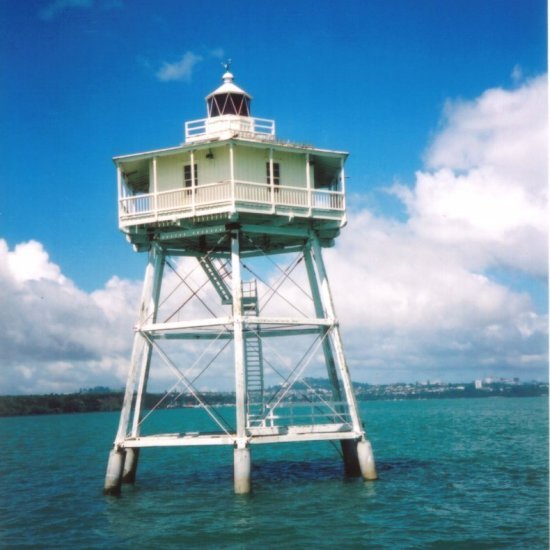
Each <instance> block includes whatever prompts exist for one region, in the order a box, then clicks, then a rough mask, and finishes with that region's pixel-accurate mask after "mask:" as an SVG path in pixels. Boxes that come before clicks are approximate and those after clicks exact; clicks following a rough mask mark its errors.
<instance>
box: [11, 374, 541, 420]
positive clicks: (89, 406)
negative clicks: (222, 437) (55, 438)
mask: <svg viewBox="0 0 550 550" xmlns="http://www.w3.org/2000/svg"><path fill="white" fill-rule="evenodd" d="M308 385H309V386H310V387H311V386H313V387H314V388H315V389H316V390H317V391H319V392H321V393H329V392H330V387H329V385H328V380H325V379H317V378H314V379H308ZM354 386H355V393H356V396H357V399H358V401H402V400H427V399H470V398H479V399H483V398H487V397H540V396H548V383H545V382H531V383H518V382H513V383H511V382H492V383H488V384H485V385H482V386H481V387H476V385H475V384H473V383H470V384H439V383H434V384H428V383H426V384H385V385H376V386H374V385H369V384H361V383H357V384H354ZM302 390H303V388H297V389H295V390H293V391H294V394H293V395H291V396H290V397H291V398H292V399H293V400H295V401H302V400H304V398H303V395H302V393H301V392H302ZM163 398H164V399H163ZM201 398H202V399H203V400H204V401H205V402H207V403H209V404H210V405H213V406H219V405H232V404H234V402H235V396H234V394H233V393H231V392H207V393H204V394H202V395H201ZM122 399H123V392H122V391H112V390H109V389H108V388H101V391H96V390H95V389H90V390H82V391H80V392H77V393H69V394H50V395H3V396H2V395H0V417H9V416H39V415H48V414H71V413H87V412H115V411H120V409H121V407H122ZM161 399H163V403H162V404H161V406H160V407H159V408H161V409H170V408H186V407H192V406H194V405H196V402H195V400H194V398H193V397H192V396H191V395H186V394H184V395H179V394H175V395H169V396H166V394H165V393H155V394H147V396H146V398H145V403H144V405H145V408H146V409H150V408H152V407H154V406H155V405H156V404H157V403H158V402H159V400H161Z"/></svg>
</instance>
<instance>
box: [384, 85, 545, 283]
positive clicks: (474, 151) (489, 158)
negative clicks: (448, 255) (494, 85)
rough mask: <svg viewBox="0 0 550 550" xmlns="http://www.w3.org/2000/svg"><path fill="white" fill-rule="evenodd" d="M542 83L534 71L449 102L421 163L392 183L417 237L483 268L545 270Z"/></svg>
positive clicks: (535, 271) (533, 271)
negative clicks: (516, 81) (403, 182)
mask: <svg viewBox="0 0 550 550" xmlns="http://www.w3.org/2000/svg"><path fill="white" fill-rule="evenodd" d="M546 111H547V90H546V78H545V77H539V78H536V79H534V80H532V81H529V82H527V83H526V84H524V85H523V86H522V87H520V88H518V89H515V90H511V91H509V90H503V89H493V90H488V91H486V92H485V93H484V94H482V95H481V96H480V97H479V98H478V99H476V100H474V101H469V102H465V101H460V102H449V103H448V104H447V107H446V109H445V119H444V124H443V127H442V129H441V131H440V132H439V134H438V135H437V136H436V138H435V140H434V141H433V143H432V145H431V146H430V148H429V149H428V152H427V155H426V165H427V167H426V170H423V171H420V172H418V173H417V174H416V184H415V186H414V188H412V189H409V188H406V187H404V186H396V187H395V188H394V192H395V194H397V195H398V196H399V197H400V198H401V199H402V200H403V201H404V203H405V205H406V206H407V209H408V212H409V216H410V218H409V221H408V225H409V226H410V227H411V229H412V230H413V231H414V232H415V233H416V234H417V235H419V236H422V237H423V238H425V239H428V240H432V241H436V242H439V243H442V244H447V245H449V246H453V247H455V248H456V249H459V250H461V251H462V253H463V255H464V257H468V256H469V257H470V260H471V261H472V262H476V263H477V264H478V265H481V267H482V268H483V267H487V266H490V265H493V266H505V267H509V268H513V269H518V270H522V271H526V272H528V273H530V274H534V275H539V276H543V275H545V274H546V272H547V266H548V261H547V238H548V230H547V219H548V209H547V200H548V189H547V174H548V166H547V158H548V157H547V151H548V136H547V112H546Z"/></svg>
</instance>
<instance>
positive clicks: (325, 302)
mask: <svg viewBox="0 0 550 550" xmlns="http://www.w3.org/2000/svg"><path fill="white" fill-rule="evenodd" d="M310 247H311V248H310V251H312V252H313V264H314V265H315V267H316V272H317V277H310V282H313V283H314V285H315V286H316V285H317V282H318V284H319V286H318V288H316V290H315V292H313V295H314V299H315V296H316V295H317V298H318V299H319V300H320V302H321V304H320V311H323V312H324V317H326V318H327V319H329V320H330V321H332V323H333V326H331V327H330V328H329V333H328V337H329V339H330V344H331V346H330V348H329V349H330V355H331V356H332V350H334V354H335V356H336V357H335V359H336V366H337V369H338V372H339V374H340V379H341V380H342V385H343V389H344V394H345V397H346V401H347V403H348V407H349V412H350V417H351V422H352V426H353V429H354V431H355V432H356V433H358V434H360V439H359V441H358V442H342V452H343V455H344V467H345V470H346V473H347V474H349V475H362V476H363V477H364V478H365V479H376V477H377V475H376V468H375V463H374V456H373V453H372V448H371V446H370V443H369V442H368V441H367V440H366V438H365V432H364V429H363V426H362V423H361V419H360V417H359V409H358V407H357V401H356V399H355V393H354V391H353V387H352V384H351V378H350V374H349V370H348V366H347V363H346V359H345V355H344V346H343V342H342V335H341V334H340V327H339V325H338V322H337V318H336V311H335V309H334V303H333V300H332V294H331V292H330V286H329V282H328V277H327V274H326V270H325V265H324V262H323V256H322V252H321V246H320V245H319V239H318V238H317V235H315V234H314V233H313V232H312V234H311V237H310ZM306 265H307V264H306ZM312 290H313V289H312ZM316 308H317V306H316ZM332 357H333V362H334V356H332ZM329 377H330V374H329ZM359 447H360V448H359Z"/></svg>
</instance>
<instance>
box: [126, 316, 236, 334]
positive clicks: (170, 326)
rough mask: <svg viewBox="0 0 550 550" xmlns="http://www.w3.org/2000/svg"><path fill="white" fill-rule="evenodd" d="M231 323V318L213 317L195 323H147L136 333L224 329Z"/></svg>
mask: <svg viewBox="0 0 550 550" xmlns="http://www.w3.org/2000/svg"><path fill="white" fill-rule="evenodd" d="M231 323H233V318H232V317H214V318H211V319H197V320H196V321H173V322H171V323H148V324H146V325H143V326H141V327H138V328H137V330H138V332H147V333H149V334H151V333H155V332H161V331H170V330H189V329H194V328H210V327H220V328H226V325H229V324H231Z"/></svg>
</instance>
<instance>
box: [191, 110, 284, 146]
mask: <svg viewBox="0 0 550 550" xmlns="http://www.w3.org/2000/svg"><path fill="white" fill-rule="evenodd" d="M224 132H235V133H237V134H242V135H243V136H257V137H261V138H263V139H266V138H267V139H275V121H274V120H269V119H267V118H254V117H241V116H236V115H224V116H220V117H212V118H201V119H199V120H190V121H188V122H186V123H185V141H194V140H199V139H202V138H207V137H214V136H219V135H221V134H223V133H224Z"/></svg>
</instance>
